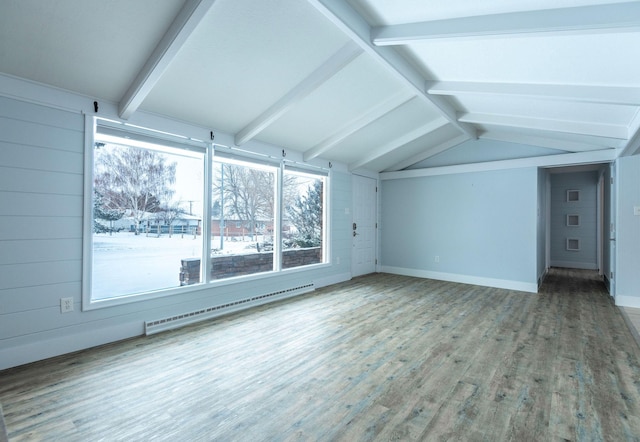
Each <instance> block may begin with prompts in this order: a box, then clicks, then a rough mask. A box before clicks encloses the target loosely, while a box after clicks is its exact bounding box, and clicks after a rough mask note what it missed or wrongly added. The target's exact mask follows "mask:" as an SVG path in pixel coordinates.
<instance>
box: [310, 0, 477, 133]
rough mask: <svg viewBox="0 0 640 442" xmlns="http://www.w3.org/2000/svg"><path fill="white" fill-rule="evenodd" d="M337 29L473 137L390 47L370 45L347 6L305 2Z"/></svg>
mask: <svg viewBox="0 0 640 442" xmlns="http://www.w3.org/2000/svg"><path fill="white" fill-rule="evenodd" d="M307 1H308V2H309V3H310V4H311V5H313V6H314V7H315V8H316V9H317V10H318V11H320V12H321V13H322V14H323V15H324V16H325V17H327V18H328V19H329V20H330V21H331V22H332V23H333V24H335V25H336V26H337V27H338V29H340V30H342V31H343V32H344V33H345V34H346V35H347V36H348V37H349V38H351V39H352V40H353V41H354V42H356V43H357V44H358V45H359V46H360V47H361V48H362V49H363V50H364V51H365V52H367V53H368V54H369V55H370V56H371V57H372V58H373V59H374V60H376V61H377V62H378V63H379V64H380V65H381V66H382V67H384V68H385V69H387V70H388V71H389V72H390V73H391V74H392V75H393V76H394V77H396V78H397V79H399V80H400V81H401V82H402V83H404V84H405V85H406V86H408V87H409V88H411V90H413V91H414V92H415V93H416V94H417V96H418V97H420V98H421V99H423V100H425V101H426V102H428V103H430V104H431V105H432V106H434V107H435V108H436V109H437V110H438V111H439V112H440V113H441V114H442V116H443V117H445V118H446V119H447V120H449V122H450V123H451V124H452V125H453V126H455V127H456V128H458V130H460V131H462V132H463V133H465V134H467V136H469V138H477V134H476V129H475V127H474V126H473V125H471V124H466V123H464V122H460V121H458V119H457V118H456V110H455V109H454V107H453V106H452V105H451V103H449V102H448V101H447V100H446V99H444V98H443V97H439V96H436V95H431V94H429V93H427V91H426V89H425V79H424V77H423V76H422V74H420V72H419V71H418V70H417V69H416V68H415V67H414V66H413V65H411V64H410V63H409V62H408V61H407V60H406V59H405V58H404V57H403V56H402V55H400V54H399V53H398V52H396V51H395V50H394V49H393V48H380V47H377V46H375V45H374V44H373V43H372V42H371V26H369V24H368V23H367V22H366V21H365V19H364V18H362V17H361V16H360V15H359V14H358V13H357V12H356V11H355V10H354V9H353V8H352V7H351V6H350V5H349V4H348V2H345V1H343V0H307Z"/></svg>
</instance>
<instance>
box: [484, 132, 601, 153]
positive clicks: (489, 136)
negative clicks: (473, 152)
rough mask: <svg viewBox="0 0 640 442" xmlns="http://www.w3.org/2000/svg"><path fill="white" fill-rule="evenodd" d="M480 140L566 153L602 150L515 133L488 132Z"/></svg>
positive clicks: (586, 145) (589, 145)
mask: <svg viewBox="0 0 640 442" xmlns="http://www.w3.org/2000/svg"><path fill="white" fill-rule="evenodd" d="M480 139H486V140H494V141H504V142H505V143H515V144H525V145H527V146H538V147H544V148H547V149H555V150H563V151H568V152H590V151H593V150H602V146H601V145H595V144H587V143H578V142H575V141H568V140H561V139H558V138H545V137H536V136H535V135H527V134H522V133H515V132H498V131H488V132H485V133H482V134H480Z"/></svg>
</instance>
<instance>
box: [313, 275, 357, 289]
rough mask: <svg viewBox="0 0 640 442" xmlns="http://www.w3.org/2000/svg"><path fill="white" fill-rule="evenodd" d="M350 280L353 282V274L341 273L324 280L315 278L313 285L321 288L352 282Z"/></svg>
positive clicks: (326, 277)
mask: <svg viewBox="0 0 640 442" xmlns="http://www.w3.org/2000/svg"><path fill="white" fill-rule="evenodd" d="M350 280H351V273H350V272H345V273H339V274H337V275H331V276H325V277H324V278H314V279H313V285H315V286H316V288H320V287H326V286H328V285H333V284H339V283H341V282H345V281H350Z"/></svg>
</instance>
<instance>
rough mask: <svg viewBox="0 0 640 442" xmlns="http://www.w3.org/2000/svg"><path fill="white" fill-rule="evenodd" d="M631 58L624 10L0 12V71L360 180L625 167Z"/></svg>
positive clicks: (632, 35) (76, 6) (445, 3)
mask: <svg viewBox="0 0 640 442" xmlns="http://www.w3.org/2000/svg"><path fill="white" fill-rule="evenodd" d="M639 47H640V2H638V1H632V2H615V1H605V0H600V1H596V0H520V1H518V2H514V1H512V0H485V1H482V2H478V1H475V0H473V1H472V0H431V1H429V2H425V1H423V0H394V1H393V2H391V1H388V0H347V1H339V0H269V1H266V0H215V1H214V0H187V1H183V0H163V1H161V2H158V1H157V0H135V1H131V0H110V1H109V2H104V1H100V0H56V1H55V2H46V1H42V0H8V1H3V2H1V3H0V72H2V73H5V74H9V75H14V76H18V77H21V78H25V79H29V80H33V81H37V82H41V83H45V84H48V85H52V86H55V87H59V88H63V89H68V90H71V91H74V92H78V93H81V94H85V95H88V96H91V97H96V98H99V99H104V100H109V101H113V102H117V103H119V104H120V113H121V116H122V117H123V118H128V117H130V116H131V115H132V114H133V113H135V112H137V111H148V112H153V113H158V114H162V115H166V116H169V117H171V118H174V119H179V120H184V121H187V122H191V123H195V124H199V125H202V126H205V127H208V128H211V129H213V130H214V131H215V130H221V131H224V132H228V133H231V134H234V135H235V140H236V144H238V145H242V144H245V143H247V142H248V141H250V140H252V139H255V140H259V141H263V142H267V143H271V144H274V145H277V146H281V147H284V148H288V149H294V150H297V151H300V152H303V153H304V158H305V159H306V160H310V159H313V158H324V159H326V160H330V161H341V162H344V163H346V164H348V165H349V167H350V168H351V169H352V170H355V169H368V170H371V171H375V172H380V171H397V170H403V169H415V168H427V167H436V166H441V165H455V164H468V163H471V162H473V163H482V162H486V161H497V160H505V159H515V158H533V157H540V156H545V157H548V156H552V155H559V154H566V153H579V152H581V153H582V155H583V158H584V155H585V153H587V155H588V153H590V152H591V153H594V154H595V153H598V154H601V153H602V151H609V152H614V153H615V154H616V155H618V154H624V155H628V154H634V153H636V152H637V151H638V150H640V149H639V148H640V137H639V134H638V130H639V128H640V113H639V110H640V57H638V55H637V48H639ZM564 157H566V156H564ZM599 158H602V155H600V156H599ZM565 161H566V160H565Z"/></svg>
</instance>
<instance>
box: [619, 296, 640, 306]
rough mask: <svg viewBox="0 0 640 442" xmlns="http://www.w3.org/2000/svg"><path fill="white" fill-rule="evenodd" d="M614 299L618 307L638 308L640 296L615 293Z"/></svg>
mask: <svg viewBox="0 0 640 442" xmlns="http://www.w3.org/2000/svg"><path fill="white" fill-rule="evenodd" d="M615 300H616V305H617V306H618V307H632V308H640V297H638V296H624V295H616V296H615Z"/></svg>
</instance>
